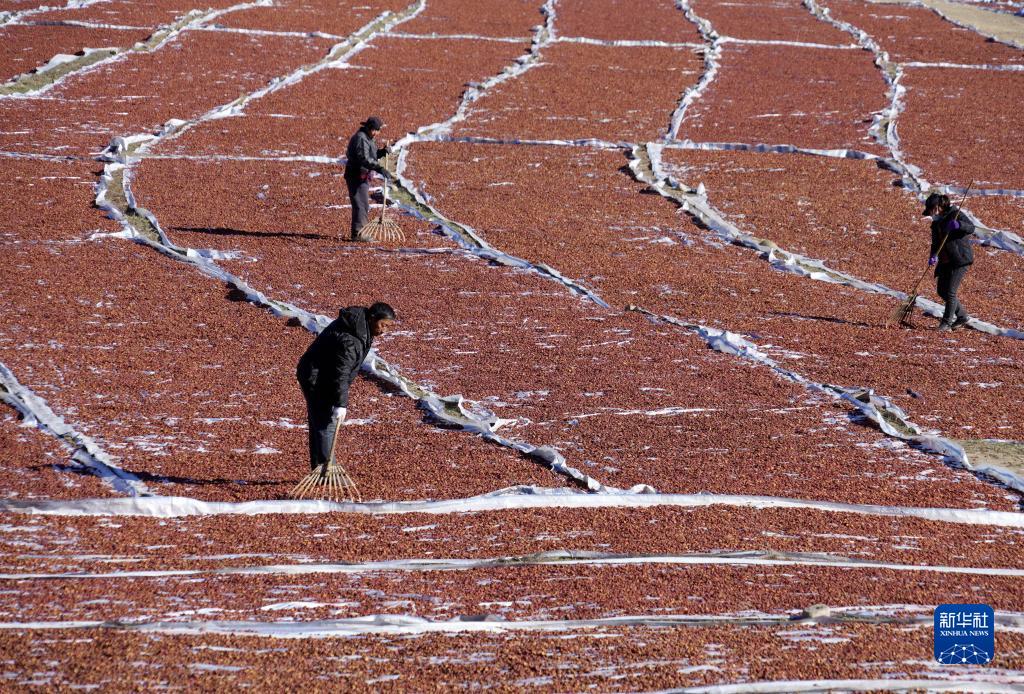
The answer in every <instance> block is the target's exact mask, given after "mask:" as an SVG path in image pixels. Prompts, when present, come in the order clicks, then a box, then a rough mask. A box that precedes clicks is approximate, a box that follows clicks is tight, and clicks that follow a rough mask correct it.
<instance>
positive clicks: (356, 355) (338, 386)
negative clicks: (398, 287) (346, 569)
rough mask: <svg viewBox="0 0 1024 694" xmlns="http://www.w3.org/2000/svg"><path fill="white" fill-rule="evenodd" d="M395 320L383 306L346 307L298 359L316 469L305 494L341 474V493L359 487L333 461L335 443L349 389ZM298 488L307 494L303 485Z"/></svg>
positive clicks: (343, 415) (393, 315) (386, 306)
mask: <svg viewBox="0 0 1024 694" xmlns="http://www.w3.org/2000/svg"><path fill="white" fill-rule="evenodd" d="M393 320H395V311H394V309H393V308H391V306H389V305H388V304H385V303H382V302H377V303H375V304H374V305H373V306H370V307H369V308H363V307H361V306H350V307H348V308H344V309H341V311H339V312H338V318H337V319H336V320H335V321H333V322H332V323H331V324H330V325H328V326H327V327H326V328H324V329H323V331H322V332H321V333H320V334H319V335H317V337H316V339H315V340H313V344H311V345H310V346H309V349H307V350H306V353H305V354H303V355H302V358H301V359H299V365H298V368H297V369H296V372H295V376H296V378H297V379H298V381H299V386H300V387H301V388H302V394H303V395H304V396H305V398H306V410H307V413H308V415H309V466H310V468H311V470H312V471H313V475H310V478H313V479H312V480H311V481H310V482H309V483H308V484H307V485H306V486H307V487H308V488H306V489H305V490H304V491H305V492H310V491H313V490H312V488H313V487H316V486H317V484H316V482H317V480H318V479H319V480H321V484H329V483H330V482H331V481H332V480H331V478H330V475H339V476H343V477H342V479H343V480H344V481H343V482H342V483H341V484H340V487H341V488H342V489H341V490H339V491H346V492H348V495H349V496H352V492H353V491H354V490H355V485H354V483H352V480H351V478H349V477H348V474H347V473H345V472H344V469H343V468H341V467H340V466H338V465H336V464H335V461H334V439H335V437H336V436H337V434H338V427H340V426H341V423H342V422H343V421H344V420H345V415H346V414H347V413H348V389H349V386H350V385H351V384H352V382H353V381H354V380H355V378H356V374H357V373H358V372H359V367H360V366H361V365H362V363H363V360H364V359H366V355H367V354H368V353H369V351H370V346H371V345H372V344H373V338H375V337H379V336H380V335H383V334H384V333H385V332H386V331H387V329H388V326H389V325H390V324H391V321H393ZM307 479H309V478H307ZM304 482H305V481H304ZM301 486H302V483H300V487H301ZM296 490H297V491H303V490H300V489H299V487H296ZM357 493H358V492H356V494H357Z"/></svg>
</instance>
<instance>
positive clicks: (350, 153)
mask: <svg viewBox="0 0 1024 694" xmlns="http://www.w3.org/2000/svg"><path fill="white" fill-rule="evenodd" d="M386 153H387V152H386V150H383V149H382V150H378V149H377V143H376V142H374V141H373V138H372V137H370V133H368V132H366V128H360V129H359V130H357V131H356V134H355V135H353V136H352V138H351V139H350V140H349V141H348V149H347V150H345V158H346V162H345V181H347V182H348V183H353V184H358V183H360V182H362V181H365V180H366V178H367V177H368V176H369V175H370V172H371V171H376V172H377V173H379V174H380V175H382V176H383V175H385V174H384V167H383V166H381V165H380V164H378V163H377V160H378V159H381V158H383V157H384V155H385V154H386Z"/></svg>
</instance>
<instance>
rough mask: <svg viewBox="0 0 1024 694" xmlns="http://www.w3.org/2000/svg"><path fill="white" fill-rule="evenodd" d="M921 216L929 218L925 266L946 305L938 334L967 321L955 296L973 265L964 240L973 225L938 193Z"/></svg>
mask: <svg viewBox="0 0 1024 694" xmlns="http://www.w3.org/2000/svg"><path fill="white" fill-rule="evenodd" d="M922 214H925V215H929V216H930V217H931V218H932V247H931V251H930V253H929V256H930V257H929V258H928V264H929V265H932V266H934V267H935V279H936V291H937V292H938V294H939V296H940V297H942V300H943V301H945V302H946V310H945V312H943V314H942V322H941V323H939V330H940V331H942V332H947V331H949V330H956V329H958V328H962V327H963V326H965V325H967V322H968V321H969V320H970V319H971V317H970V316H968V315H967V310H966V309H965V308H964V306H963V304H962V303H960V299H959V298H958V297H957V293H958V292H959V290H960V283H961V282H963V280H964V276H965V275H966V274H967V270H968V268H970V267H971V264H972V263H973V262H974V249H973V248H971V242H970V239H969V238H968V237H969V236H970V235H971V234H973V233H974V223H973V222H971V220H970V219H968V218H967V216H966V215H965V214H964V213H963V212H961V211H960V210H959V209H957V208H956V206H955V205H951V204H950V202H949V197H948V196H946V195H942V194H940V193H932V194H931V195H929V196H928V199H927V200H925V203H924V212H923V213H922Z"/></svg>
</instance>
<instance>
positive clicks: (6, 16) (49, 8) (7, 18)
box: [0, 0, 109, 28]
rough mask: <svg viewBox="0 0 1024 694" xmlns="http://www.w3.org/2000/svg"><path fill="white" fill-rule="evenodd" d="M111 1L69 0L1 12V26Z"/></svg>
mask: <svg viewBox="0 0 1024 694" xmlns="http://www.w3.org/2000/svg"><path fill="white" fill-rule="evenodd" d="M102 2H109V0H68V3H67V4H66V5H41V6H39V7H33V8H31V9H28V10H21V11H20V12H19V11H13V10H12V11H8V12H0V28H3V27H4V25H7V24H15V23H19V22H23V21H24V20H25V18H26V17H31V16H32V15H35V14H43V13H44V12H59V11H61V10H81V9H83V8H86V7H89V5H95V4H97V3H102Z"/></svg>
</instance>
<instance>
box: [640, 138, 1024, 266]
mask: <svg viewBox="0 0 1024 694" xmlns="http://www.w3.org/2000/svg"><path fill="white" fill-rule="evenodd" d="M660 146H661V148H662V149H682V150H700V151H706V152H758V153H772V154H807V155H813V156H818V157H829V158H835V159H864V160H870V161H875V162H878V163H879V164H881V165H882V166H884V167H885V168H886V169H888V170H889V171H892V172H893V173H895V174H897V175H899V176H901V177H902V176H903V171H904V169H903V165H902V164H901V163H900V162H898V161H896V160H894V159H891V158H888V157H880V156H878V155H877V154H870V153H868V152H861V151H859V150H855V149H811V148H806V147H795V146H793V145H769V144H749V143H744V142H693V141H692V140H682V141H679V140H677V141H675V142H670V143H668V144H664V145H660ZM936 190H941V191H943V192H945V193H947V194H963V193H964V192H966V191H965V189H964V188H961V187H959V186H941V187H938V188H936ZM971 195H972V197H986V196H988V197H998V196H1005V197H1012V198H1024V191H1020V190H1012V189H1004V188H981V189H975V188H972V189H971ZM963 212H964V214H965V215H966V216H968V217H970V218H971V220H972V221H973V222H974V224H975V236H977V237H978V238H979V239H980V240H981V241H982V242H983V243H984V244H985V245H987V246H993V247H995V248H999V249H1001V250H1005V251H1009V252H1011V253H1015V254H1017V255H1024V239H1022V238H1021V237H1020V236H1018V235H1017V234H1014V233H1013V232H1011V231H1002V230H998V229H990V228H988V227H986V226H985V225H984V224H982V223H981V222H980V221H979V220H978V219H977V218H975V217H974V215H972V214H971V213H970V212H969V211H967V210H963Z"/></svg>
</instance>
